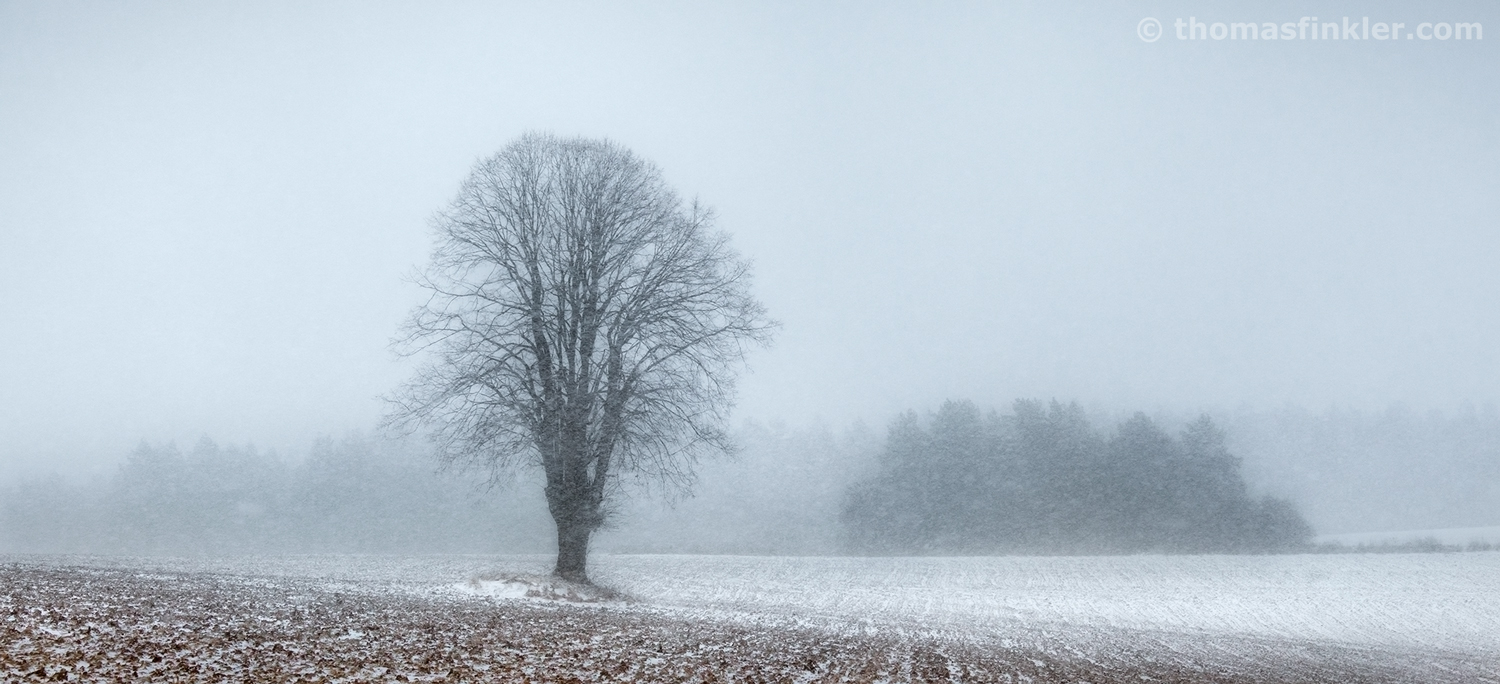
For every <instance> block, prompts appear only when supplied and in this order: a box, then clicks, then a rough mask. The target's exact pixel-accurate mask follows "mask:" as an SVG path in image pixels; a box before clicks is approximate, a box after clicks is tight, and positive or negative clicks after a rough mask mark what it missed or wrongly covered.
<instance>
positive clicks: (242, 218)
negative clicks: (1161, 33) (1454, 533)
mask: <svg viewBox="0 0 1500 684" xmlns="http://www.w3.org/2000/svg"><path fill="white" fill-rule="evenodd" d="M1312 14H1321V15H1322V17H1323V19H1324V20H1334V21H1337V20H1339V19H1340V18H1342V17H1343V16H1346V15H1347V16H1352V17H1355V18H1356V19H1358V18H1359V17H1363V16H1369V17H1371V21H1402V22H1406V23H1407V24H1408V25H1409V26H1414V25H1415V24H1417V23H1419V22H1423V21H1430V22H1440V21H1448V22H1454V21H1470V22H1482V23H1483V24H1485V27H1486V28H1487V29H1489V32H1490V34H1491V35H1488V36H1486V37H1485V40H1482V41H1473V42H1460V41H1451V40H1450V41H1446V42H1440V41H1387V42H1374V41H1370V42H1343V41H1339V42H1335V41H1320V42H1313V41H1290V42H1280V43H1253V44H1252V43H1246V42H1243V41H1241V42H1231V41H1212V40H1209V41H1196V42H1190V41H1178V40H1176V39H1175V37H1174V36H1173V35H1172V33H1171V32H1172V27H1171V26H1172V22H1173V20H1175V19H1176V18H1184V19H1185V18H1187V17H1189V16H1193V17H1195V18H1196V19H1197V20H1200V21H1225V22H1228V21H1256V22H1267V21H1269V22H1277V23H1281V22H1295V21H1297V20H1298V19H1300V18H1301V17H1303V16H1306V15H1312ZM1148 16H1151V17H1156V18H1158V19H1160V20H1161V21H1162V23H1163V24H1166V25H1167V27H1168V28H1167V30H1168V35H1167V36H1166V37H1165V38H1163V39H1162V40H1160V41H1158V42H1156V43H1145V42H1142V41H1141V40H1140V39H1138V38H1137V35H1136V25H1137V22H1139V21H1140V20H1141V19H1142V18H1143V17H1148ZM1497 43H1500V10H1497V9H1496V7H1495V6H1494V5H1493V4H1483V3H1475V4H1472V5H1461V4H1455V5H1432V6H1401V5H1395V4H1391V5H1377V6H1373V7H1372V6H1369V5H1365V4H1357V3H1343V4H1339V3H1334V4H1328V3H1318V5H1317V6H1316V7H1313V6H1311V5H1303V4H1295V3H1293V4H1276V5H1270V6H1260V5H1251V4H1242V5H1236V6H1228V5H1220V4H1217V3H1134V4H1132V3H1125V4H1106V5H1102V6H1100V7H1098V8H1095V9H1082V10H1074V9H1065V8H1060V7H1052V6H1047V5H1042V6H1035V7H1013V6H1011V5H1010V4H1002V3H953V4H946V3H944V4H930V3H856V2H851V3H818V4H816V5H815V6H803V4H801V3H784V4H770V3H767V4H750V3H746V4H745V6H740V7H720V6H713V7H704V6H700V5H695V4H681V5H676V4H649V5H643V6H638V7H632V8H625V7H622V6H617V5H613V4H604V3H599V4H574V5H566V6H559V7H549V8H546V9H537V8H534V7H531V6H527V5H519V4H517V5H514V6H496V5H491V4H487V3H486V4H478V3H476V4H472V5H470V4H461V3H443V4H428V3H387V4H380V5H377V4H374V3H352V2H351V3H317V4H316V6H315V7H310V8H309V7H303V6H301V4H300V3H285V4H280V5H277V4H274V3H254V4H249V5H232V4H228V3H224V4H211V3H178V4H171V3H160V4H157V3H113V4H105V3H66V2H57V3H52V2H48V3H40V2H0V321H3V323H0V471H22V470H32V469H35V468H39V467H46V468H53V467H55V468H59V469H63V470H69V469H75V468H80V467H85V466H87V465H88V464H94V463H103V462H106V461H108V462H110V463H113V462H114V461H116V460H118V459H119V458H120V456H121V455H122V454H123V453H125V452H126V451H128V450H129V449H130V448H132V447H133V446H134V445H135V444H136V443H137V442H139V441H140V440H142V439H149V440H153V441H165V440H178V441H181V442H185V443H189V444H190V443H192V440H194V439H196V438H197V436H198V435H201V434H209V435H212V436H214V437H215V438H216V439H219V440H221V441H225V442H246V441H253V442H255V443H257V444H259V445H261V446H262V447H269V448H273V449H278V450H282V451H297V450H301V449H304V448H305V447H306V445H307V444H309V443H310V442H311V441H312V439H313V438H314V436H316V435H319V434H340V433H342V432H344V431H348V430H353V429H363V428H369V427H370V426H372V425H373V424H374V422H375V421H376V420H377V418H378V416H379V414H380V411H381V408H382V407H381V403H380V401H379V399H378V397H379V395H381V394H382V393H385V392H388V391H390V390H391V389H393V388H394V387H395V386H396V385H397V384H398V383H399V382H400V381H401V380H402V379H403V378H404V377H405V376H406V373H407V372H408V371H409V370H410V365H409V364H407V363H405V362H401V361H398V360H396V359H395V358H394V357H393V356H392V354H391V353H390V351H389V349H388V346H387V344H388V341H389V340H390V338H391V337H392V336H393V335H394V333H395V331H396V328H397V326H398V325H399V323H400V322H401V320H402V319H403V318H404V316H405V314H406V312H407V311H408V310H409V308H410V307H411V306H412V305H413V304H414V303H415V302H416V301H417V299H418V297H419V292H418V290H417V288H416V287H414V286H412V285H410V284H409V283H406V282H404V281H403V279H402V278H403V276H404V275H406V274H409V273H410V272H411V271H412V269H414V268H416V267H418V266H420V265H422V264H423V263H425V260H426V257H427V253H428V249H429V247H430V234H429V231H428V226H427V219H428V217H430V216H431V215H432V214H433V213H434V212H435V211H437V210H438V209H439V208H441V207H442V206H443V205H444V204H445V203H446V202H447V201H448V200H449V199H450V198H451V197H452V196H453V194H454V193H455V192H456V191H457V188H458V183H459V182H460V181H461V180H462V179H463V177H464V176H465V175H466V173H467V172H468V170H469V168H470V167H471V165H472V164H473V163H474V162H475V160H476V159H478V158H479V157H481V156H485V155H488V154H491V153H493V152H495V151H496V150H498V149H499V148H500V147H501V146H503V145H505V144H506V143H507V142H509V141H510V140H512V139H513V138H515V137H516V136H518V135H520V134H521V133H523V132H526V131H530V130H547V131H552V132H555V133H558V134H563V135H586V136H607V137H609V138H612V139H614V140H616V141H619V142H620V143H622V144H624V145H626V146H628V147H629V148H631V149H632V150H634V151H635V152H636V153H638V154H640V155H642V156H644V157H645V158H647V159H650V160H653V161H654V162H656V163H657V164H658V165H660V166H661V167H662V169H663V171H664V173H665V175H666V177H667V179H668V181H669V182H670V183H672V184H673V185H674V186H675V187H677V188H678V189H679V190H681V191H682V193H683V194H684V195H685V196H687V197H694V196H696V197H698V198H699V199H701V200H702V201H703V202H705V203H707V204H708V205H710V206H712V207H714V208H715V209H716V210H717V211H718V213H719V217H720V226H721V227H722V228H724V229H726V230H728V231H729V232H731V233H732V234H733V235H734V241H735V244H736V245H737V247H738V248H739V249H740V250H741V251H742V252H743V253H744V254H745V255H746V256H748V257H750V258H751V259H753V260H754V261H755V263H756V275H757V281H756V285H755V291H756V292H757V293H758V294H759V296H760V297H761V298H762V299H763V301H764V302H765V303H766V304H767V306H768V307H769V309H770V311H771V314H772V316H774V317H776V318H777V319H779V320H780V321H781V322H782V323H783V325H784V328H783V331H782V333H781V335H780V337H779V339H778V341H777V342H776V344H775V345H774V347H772V348H771V349H769V350H767V351H764V352H759V353H757V354H755V355H754V357H753V358H752V368H753V372H751V373H749V374H747V375H746V376H745V377H744V378H743V380H742V383H741V393H740V408H739V410H738V412H737V415H738V416H740V417H746V418H758V419H769V418H775V417H784V418H788V419H793V420H800V419H804V418H807V417H810V416H814V415H817V416H821V417H823V418H825V419H828V420H832V421H835V422H843V421H849V420H854V419H858V418H863V419H865V420H868V421H870V422H872V423H874V424H876V425H883V424H884V422H885V421H886V420H887V419H888V418H889V417H890V416H891V415H892V414H894V413H896V412H898V411H901V410H904V409H908V408H928V407H933V406H936V405H937V403H939V402H941V401H942V400H943V399H946V398H971V399H974V400H975V401H977V402H979V403H980V404H981V405H1005V404H1007V403H1008V402H1009V400H1010V399H1012V398H1014V397H1040V398H1050V397H1058V398H1062V399H1079V400H1082V401H1084V402H1086V403H1095V404H1102V405H1106V406H1110V407H1118V408H1122V409H1133V408H1142V409H1146V410H1153V409H1162V408H1165V409H1168V410H1172V411H1192V410H1198V409H1200V408H1206V407H1212V406H1238V405H1243V404H1249V405H1256V406H1280V405H1283V404H1296V405H1302V406H1308V407H1313V408H1317V407H1322V406H1326V405H1330V404H1333V405H1340V406H1352V407H1367V408H1368V407H1377V408H1378V407H1381V406H1385V405H1388V404H1391V403H1393V402H1407V403H1410V404H1413V405H1415V406H1418V407H1434V408H1445V407H1451V406H1458V405H1462V404H1464V403H1466V402H1471V403H1475V404H1480V405H1484V404H1489V403H1493V402H1495V401H1497V400H1500V357H1497V354H1496V353H1495V350H1496V349H1500V319H1497V313H1496V301H1497V295H1500V268H1497V264H1496V262H1497V258H1496V257H1497V256H1500V226H1497V221H1496V216H1497V192H1496V189H1497V188H1500V171H1497V162H1496V159H1497V152H1500V144H1497V132H1500V101H1497V99H1500V95H1497V93H1500V69H1496V67H1495V65H1496V64H1497V63H1500V62H1497V59H1496V57H1497V55H1496V49H1495V47H1494V46H1495V45H1496V44H1497Z"/></svg>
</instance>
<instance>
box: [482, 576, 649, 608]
mask: <svg viewBox="0 0 1500 684" xmlns="http://www.w3.org/2000/svg"><path fill="white" fill-rule="evenodd" d="M456 588H457V589H458V590H459V591H462V592H464V593H467V594H473V595H476V596H489V597H493V598H510V599H542V600H546V601H568V602H570V603H602V602H606V601H623V600H625V597H624V596H623V595H621V594H620V593H619V592H617V591H615V590H613V589H609V588H607V587H601V586H597V585H593V584H582V583H579V582H570V581H568V580H565V579H562V578H561V577H557V576H555V575H536V574H526V573H506V574H490V575H479V576H476V577H473V578H470V579H469V581H468V582H464V583H462V584H459V585H456Z"/></svg>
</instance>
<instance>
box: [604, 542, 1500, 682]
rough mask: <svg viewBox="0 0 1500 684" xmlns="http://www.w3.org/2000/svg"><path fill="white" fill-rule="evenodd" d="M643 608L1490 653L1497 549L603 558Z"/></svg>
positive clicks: (1495, 646) (1497, 602)
mask: <svg viewBox="0 0 1500 684" xmlns="http://www.w3.org/2000/svg"><path fill="white" fill-rule="evenodd" d="M595 567H596V570H595V571H594V574H595V577H596V579H597V580H598V581H601V582H603V583H606V584H609V585H611V586H614V587H616V588H618V589H620V590H622V591H624V592H625V593H627V594H630V595H632V596H636V597H638V598H640V599H642V600H644V601H649V602H653V603H661V604H669V605H677V606H702V607H717V608H725V609H732V610H739V611H755V612H764V611H767V610H772V611H781V612H791V613H799V614H807V615H821V616H834V617H842V618H848V619H866V620H876V621H888V622H897V623H907V624H911V623H922V624H930V625H932V626H936V627H951V628H962V629H967V630H972V631H994V632H1003V631H1005V630H1008V629H1010V628H1011V627H1012V626H1013V625H1015V624H1016V623H1017V622H1022V623H1027V624H1067V625H1079V626H1089V627H1110V628H1129V629H1149V630H1165V631H1174V632H1182V631H1187V632H1208V633H1219V634H1252V635H1258V636H1267V637H1276V638H1284V639H1320V640H1332V641H1338V642H1346V643H1353V644H1361V645H1371V646H1378V645H1393V646H1403V647H1426V648H1441V649H1451V648H1458V649H1463V650H1467V651H1481V652H1486V653H1493V654H1495V655H1496V656H1497V657H1500V553H1495V552H1484V553H1457V554H1337V555H1287V556H1106V557H998V558H995V557H990V558H873V559H872V558H758V557H734V556H718V557H712V556H613V557H609V556H606V557H601V558H600V559H598V561H597V562H596V564H595Z"/></svg>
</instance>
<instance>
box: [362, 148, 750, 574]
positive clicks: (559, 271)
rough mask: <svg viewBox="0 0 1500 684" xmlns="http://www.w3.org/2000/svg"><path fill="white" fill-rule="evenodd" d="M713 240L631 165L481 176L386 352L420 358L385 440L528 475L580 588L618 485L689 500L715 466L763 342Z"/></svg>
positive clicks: (488, 165)
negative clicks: (626, 478) (701, 467)
mask: <svg viewBox="0 0 1500 684" xmlns="http://www.w3.org/2000/svg"><path fill="white" fill-rule="evenodd" d="M712 225H713V214H712V212H711V211H709V210H707V209H705V208H703V207H700V206H699V205H698V204H697V203H696V202H695V203H692V204H688V205H685V204H684V203H683V202H682V200H681V199H679V197H678V196H677V194H676V193H674V192H673V191H672V190H671V189H670V188H669V187H667V185H666V183H665V182H664V181H663V180H662V177H661V173H660V171H659V170H658V169H657V168H656V167H655V166H654V165H652V164H650V163H649V162H646V161H644V160H642V159H640V158H639V157H636V156H635V155H634V154H632V153H631V152H630V151H629V150H626V149H624V148H622V147H620V146H619V145H616V144H614V143H611V142H608V141H599V140H588V139H580V138H574V139H561V138H557V137H553V136H550V135H541V134H531V135H526V136H524V137H522V138H520V139H519V140H517V141H516V142H514V143H512V144H511V145H509V146H508V147H506V148H505V149H503V150H501V151H500V153H498V154H496V155H495V156H493V157H490V158H488V159H485V160H483V161H481V162H479V163H478V164H477V165H476V166H475V168H474V170H473V172H472V173H471V174H470V176H469V177H468V179H467V180H465V181H464V183H463V185H462V187H461V188H460V189H459V193H458V197H457V198H456V199H455V200H454V201H453V203H452V205H451V206H449V207H448V209H447V210H445V211H443V212H440V213H439V214H438V215H437V217H436V218H435V220H434V227H435V228H436V232H437V244H436V248H435V250H434V252H433V255H432V261H431V264H430V265H429V267H428V268H427V270H426V271H425V272H424V273H423V274H422V275H421V276H420V277H419V279H418V282H419V284H420V285H421V286H422V287H424V288H425V289H426V290H428V291H429V293H430V297H429V298H428V300H427V302H426V303H425V304H424V305H422V306H420V307H418V308H417V309H416V311H415V312H414V313H413V315H412V317H411V320H410V322H409V323H408V325H407V328H406V331H405V335H404V337H403V338H402V340H401V341H399V342H398V348H399V349H400V350H401V351H403V352H404V353H408V354H414V353H418V352H421V351H424V350H426V351H430V352H432V353H433V357H432V359H431V361H430V362H429V363H427V364H426V365H425V366H423V367H422V368H421V370H420V371H418V372H417V374H416V375H415V376H414V378H413V379H412V380H411V381H410V382H409V383H408V384H406V385H405V386H403V388H402V389H401V390H400V391H399V392H398V394H397V396H396V397H395V398H394V399H393V411H392V412H391V414H390V416H389V420H390V421H391V422H392V423H394V424H396V425H397V426H401V427H405V428H407V429H411V430H416V429H426V430H427V431H428V432H429V434H430V435H431V438H432V440H433V442H434V444H435V446H436V448H437V450H438V453H439V455H440V456H441V457H442V458H444V459H445V460H446V461H447V462H449V463H452V464H457V465H461V466H477V467H481V468H485V469H488V470H489V471H490V472H491V473H500V472H506V471H509V470H512V469H515V468H525V467H540V469H541V470H542V472H543V473H544V474H545V476H546V498H547V505H548V508H549V509H550V510H551V513H552V517H553V520H554V521H555V522H556V523H557V566H556V570H555V573H556V574H557V575H558V576H560V577H562V578H565V579H568V580H573V581H580V582H587V581H588V575H587V561H588V543H589V537H590V535H591V534H592V533H593V532H594V531H595V530H597V529H598V528H599V526H600V525H601V524H602V523H603V522H604V521H605V518H606V515H607V513H608V508H607V505H606V502H608V501H610V500H611V498H612V494H613V493H614V492H615V491H617V490H618V488H619V487H620V483H621V480H620V478H621V476H622V475H632V476H637V477H643V478H647V479H649V480H652V481H664V482H667V483H669V484H676V485H682V486H686V485H687V484H688V483H690V482H691V479H692V474H693V466H694V464H695V463H696V460H697V458H698V457H699V456H700V455H702V454H703V453H704V452H705V451H714V450H726V449H728V448H729V443H728V441H727V438H726V434H725V431H724V428H723V421H724V419H725V417H726V416H725V414H726V412H727V410H728V408H729V406H730V402H731V399H732V395H733V388H734V372H735V371H736V370H738V367H739V365H740V364H741V363H742V362H743V360H744V354H745V352H746V351H747V346H748V345H751V344H764V343H767V342H769V340H770V336H771V333H772V331H773V328H774V323H772V322H771V321H769V320H768V319H767V318H766V316H765V309H764V307H763V306H762V305H761V304H760V303H759V302H757V301H756V300H755V299H754V298H753V297H752V296H751V295H750V293H749V286H750V269H749V265H748V264H747V263H746V262H745V261H743V260H742V259H741V258H740V257H739V255H738V254H737V253H736V252H735V251H734V250H733V249H732V248H731V246H730V245H729V239H728V236H727V235H725V234H723V233H721V232H717V231H715V230H713V228H712Z"/></svg>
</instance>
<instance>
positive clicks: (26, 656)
mask: <svg viewBox="0 0 1500 684" xmlns="http://www.w3.org/2000/svg"><path fill="white" fill-rule="evenodd" d="M0 586H3V587H5V594H4V597H3V599H0V679H3V680H4V681H7V682H10V681H101V682H144V681H151V682H158V681H170V682H200V681H201V682H209V681H214V682H218V681H247V682H249V681H253V682H262V681H264V682H405V681H444V682H604V681H625V682H632V681H633V682H703V683H709V682H877V681H886V682H934V681H945V682H946V681H961V682H1038V683H1043V682H1046V683H1052V682H1058V683H1061V682H1067V683H1069V684H1073V683H1076V682H1090V683H1092V684H1104V683H1106V682H1130V683H1132V684H1140V683H1141V682H1418V681H1431V680H1432V679H1431V677H1432V675H1435V674H1436V675H1441V674H1447V675H1451V676H1453V677H1455V679H1454V681H1458V680H1459V679H1458V678H1459V677H1461V678H1464V679H1472V678H1473V677H1474V676H1476V673H1478V675H1477V676H1483V672H1481V671H1480V670H1476V669H1473V668H1467V669H1465V668H1466V667H1467V666H1465V664H1464V663H1463V662H1461V661H1459V662H1457V663H1456V665H1455V663H1447V664H1443V663H1438V664H1437V666H1436V667H1435V668H1428V669H1425V670H1423V669H1412V668H1411V667H1407V666H1406V665H1411V663H1409V662H1405V661H1399V662H1396V663H1395V664H1392V663H1391V662H1388V661H1389V659H1385V660H1382V659H1381V658H1379V657H1374V656H1372V655H1371V654H1368V653H1362V652H1359V651H1354V650H1348V649H1344V650H1339V649H1336V648H1334V649H1332V650H1330V647H1323V646H1316V645H1308V644H1301V645H1296V644H1283V645H1282V646H1281V647H1279V648H1272V646H1268V645H1266V644H1254V643H1244V644H1240V645H1241V646H1243V648H1244V650H1245V652H1246V653H1248V654H1250V655H1247V656H1245V657H1240V658H1238V659H1236V658H1213V659H1212V660H1213V662H1209V661H1210V658H1208V657H1207V656H1203V657H1200V656H1198V655H1194V654H1184V653H1144V652H1133V651H1132V650H1131V649H1130V648H1128V647H1119V646H1118V644H1122V643H1128V639H1124V640H1111V641H1112V642H1114V643H1116V644H1117V646H1115V647H1110V648H1105V649H1099V648H1094V649H1091V650H1087V649H1086V650H1078V649H1071V655H1059V653H1067V652H1069V649H1067V648H1061V649H1030V648H1017V647H1002V646H999V645H996V644H986V643H982V642H976V641H974V640H964V639H953V638H938V637H919V636H912V635H904V636H903V635H899V634H894V633H890V634H881V633H876V634H864V635H861V634H857V633H855V631H849V632H843V633H840V632H838V631H833V630H828V629H815V628H811V627H796V626H787V627H779V628H765V627H753V626H747V625H746V624H744V623H741V622H736V621H733V620H705V619H693V618H684V617H681V616H673V615H671V614H670V613H667V612H663V611H653V610H651V609H649V607H641V606H638V605H633V604H618V605H590V604H577V603H563V602H547V601H537V600H510V601H505V600H485V599H473V598H459V597H446V596H440V595H434V596H412V595H403V594H399V593H394V592H359V593H350V592H347V591H344V592H340V591H335V590H333V589H329V588H327V587H326V586H323V585H320V584H318V583H316V582H312V581H305V580H300V581H299V580H287V579H284V578H281V579H269V578H246V577H237V576H228V575H214V574H206V573H199V574H146V573H140V572H136V571H131V570H123V569H98V568H81V567H49V566H31V565H25V564H11V565H3V566H0ZM856 631H857V630H856ZM1148 641H1149V640H1148ZM1226 647H1227V648H1229V650H1233V648H1234V644H1221V645H1219V647H1218V649H1217V650H1223V649H1224V648H1226ZM1268 648H1272V650H1273V651H1274V652H1269V653H1261V652H1260V651H1264V650H1265V649H1268ZM1215 651H1216V649H1208V650H1206V651H1205V653H1210V654H1211V653H1213V652H1215ZM1257 654H1258V655H1257ZM1214 663H1217V664H1214ZM1226 663H1227V664H1226ZM1403 663H1405V664H1404V665H1403ZM1429 665H1430V664H1429ZM1454 667H1458V669H1454Z"/></svg>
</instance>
